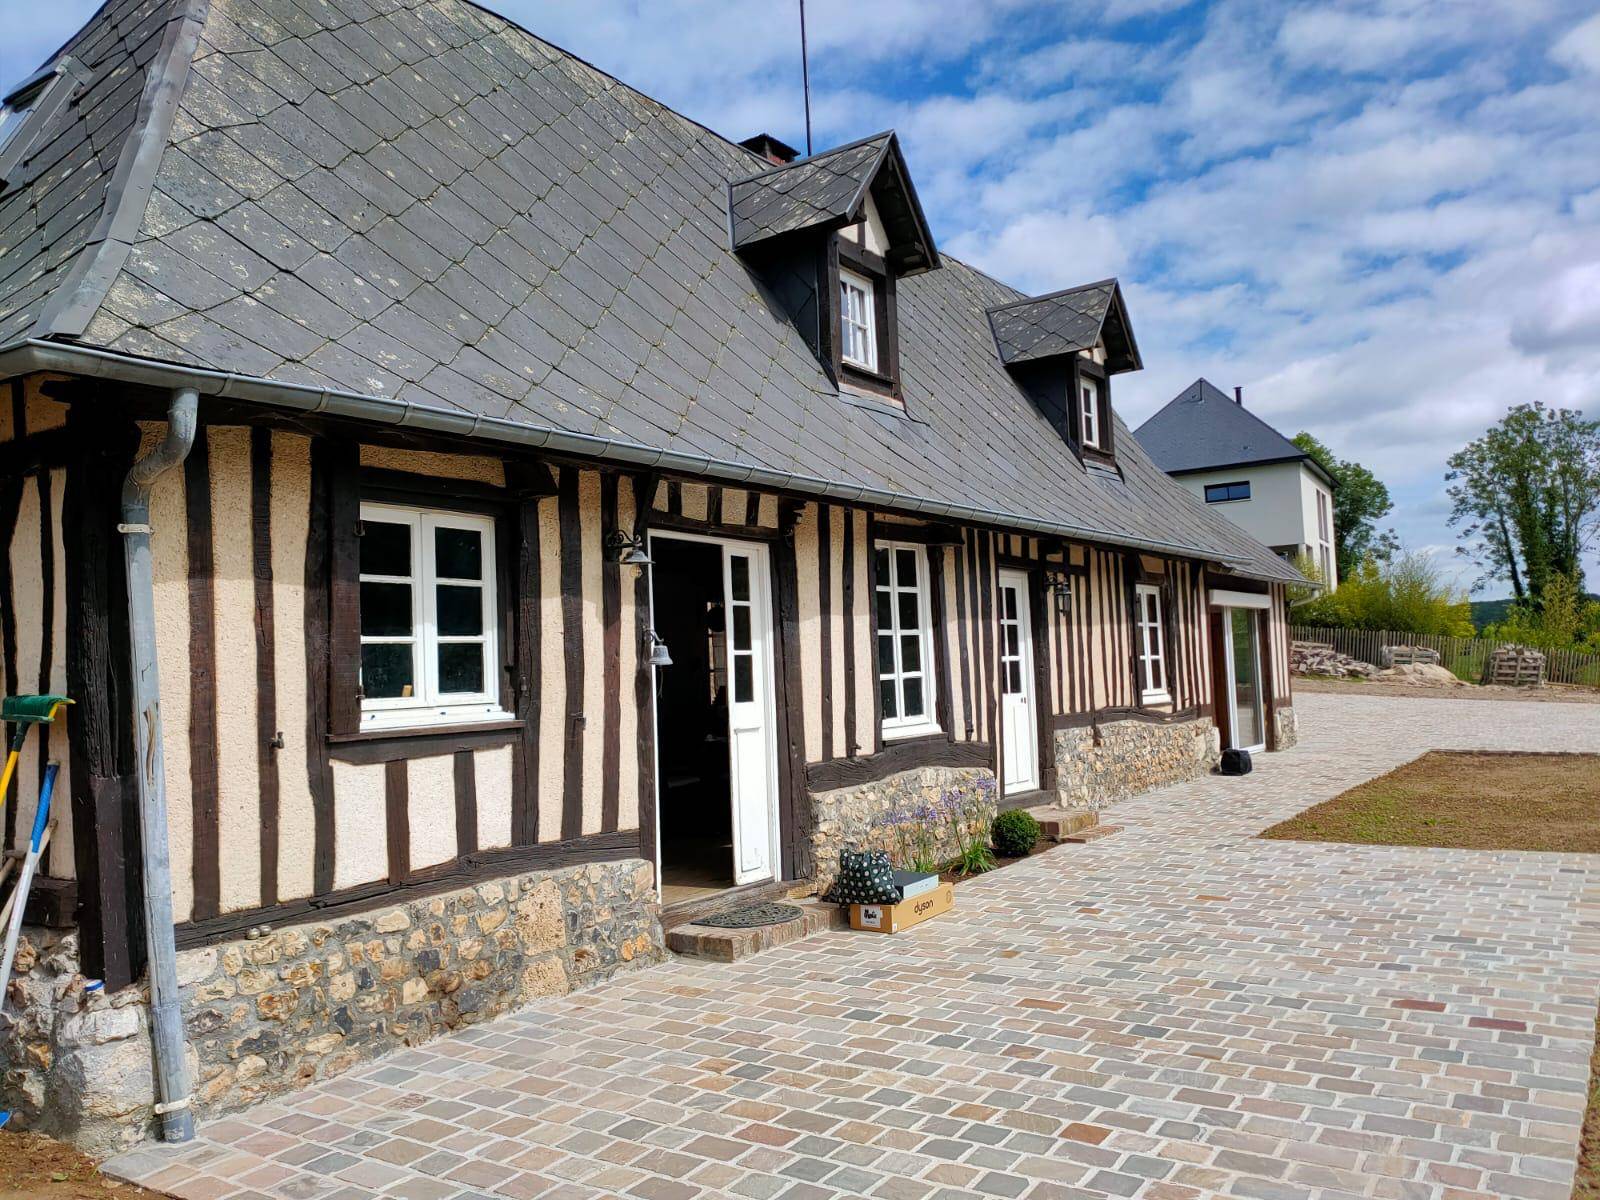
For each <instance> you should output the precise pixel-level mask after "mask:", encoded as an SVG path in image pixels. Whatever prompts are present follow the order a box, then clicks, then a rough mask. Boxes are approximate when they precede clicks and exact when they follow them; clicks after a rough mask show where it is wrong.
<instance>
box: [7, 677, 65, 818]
mask: <svg viewBox="0 0 1600 1200" xmlns="http://www.w3.org/2000/svg"><path fill="white" fill-rule="evenodd" d="M71 703H72V701H71V700H70V699H68V698H67V697H66V696H7V697H6V698H5V699H4V700H0V721H4V722H5V723H6V724H7V725H15V726H16V727H17V731H16V733H14V734H12V735H11V753H9V754H7V755H6V766H5V770H4V771H3V772H0V810H3V809H4V808H5V806H6V797H7V796H8V795H9V794H10V792H11V776H12V775H14V774H15V773H16V770H17V759H19V758H21V757H22V747H23V746H24V745H25V744H26V743H27V740H28V730H30V729H32V728H33V727H34V726H35V725H48V724H50V722H52V721H54V720H55V719H56V714H57V713H58V712H60V711H61V708H62V706H63V705H66V704H71Z"/></svg>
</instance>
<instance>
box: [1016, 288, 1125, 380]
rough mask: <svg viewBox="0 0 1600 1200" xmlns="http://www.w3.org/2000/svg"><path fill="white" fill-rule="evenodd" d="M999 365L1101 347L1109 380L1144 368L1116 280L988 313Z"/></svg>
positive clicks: (1040, 297) (1019, 302) (1067, 290)
mask: <svg viewBox="0 0 1600 1200" xmlns="http://www.w3.org/2000/svg"><path fill="white" fill-rule="evenodd" d="M989 327H990V329H992V330H993V331H994V341H995V345H996V346H997V347H998V348H999V350H1000V361H1001V362H1003V363H1005V365H1006V366H1008V367H1009V366H1014V365H1015V364H1017V363H1024V362H1032V361H1034V360H1036V359H1041V358H1052V357H1055V356H1057V355H1066V354H1076V353H1078V352H1079V351H1080V350H1090V349H1093V348H1094V347H1095V346H1096V345H1097V344H1099V342H1100V341H1101V340H1102V338H1103V339H1104V340H1105V343H1106V370H1107V371H1109V372H1110V373H1111V374H1113V375H1116V374H1120V373H1121V372H1123V371H1137V370H1139V369H1140V368H1142V367H1143V366H1144V363H1143V361H1142V360H1141V359H1140V358H1139V346H1138V343H1136V342H1135V341H1134V340H1133V326H1132V325H1131V324H1130V323H1129V321H1128V311H1127V308H1126V307H1125V306H1124V305H1123V302H1122V287H1121V285H1120V284H1119V283H1118V282H1117V281H1116V280H1115V279H1102V280H1100V281H1099V282H1098V283H1085V284H1081V285H1079V286H1078V287H1072V288H1067V289H1066V290H1065V291H1060V292H1051V293H1050V294H1049V295H1047V296H1032V297H1029V298H1028V299H1026V300H1018V301H1017V302H1016V303H1014V304H1003V305H999V306H997V307H995V308H991V309H989Z"/></svg>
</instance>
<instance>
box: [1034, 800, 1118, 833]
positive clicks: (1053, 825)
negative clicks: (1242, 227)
mask: <svg viewBox="0 0 1600 1200" xmlns="http://www.w3.org/2000/svg"><path fill="white" fill-rule="evenodd" d="M1022 811H1023V812H1025V813H1027V814H1028V815H1029V816H1031V817H1032V818H1033V819H1034V820H1035V821H1037V822H1039V836H1040V837H1042V838H1044V839H1045V840H1046V841H1051V842H1067V841H1081V840H1083V839H1081V838H1079V837H1078V836H1077V835H1078V834H1081V833H1083V832H1085V831H1087V830H1092V829H1093V828H1094V827H1095V825H1096V824H1098V823H1099V820H1100V816H1099V814H1098V813H1095V812H1092V811H1089V812H1086V811H1084V810H1083V809H1081V808H1064V807H1062V806H1061V805H1059V804H1036V805H1034V806H1033V807H1032V808H1025V809H1023V810H1022Z"/></svg>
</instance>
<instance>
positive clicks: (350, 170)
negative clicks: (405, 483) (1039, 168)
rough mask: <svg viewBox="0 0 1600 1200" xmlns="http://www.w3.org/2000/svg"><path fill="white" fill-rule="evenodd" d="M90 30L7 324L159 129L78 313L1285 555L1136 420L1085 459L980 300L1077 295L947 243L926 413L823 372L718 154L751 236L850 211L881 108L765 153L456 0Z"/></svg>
mask: <svg viewBox="0 0 1600 1200" xmlns="http://www.w3.org/2000/svg"><path fill="white" fill-rule="evenodd" d="M202 15H203V19H204V25H203V29H202V30H201V35H202V36H201V40H200V44H199V48H198V50H197V51H196V52H195V61H194V63H193V66H192V69H191V68H190V67H189V64H188V62H187V61H184V62H179V63H175V64H168V63H166V62H165V61H164V60H158V59H156V57H155V56H156V54H157V50H158V48H159V47H160V46H161V45H163V44H164V43H163V42H162V41H161V33H162V31H163V29H164V28H165V26H166V23H167V22H168V21H170V20H172V19H175V18H178V17H188V18H191V19H193V20H199V19H200V18H201V16H202ZM114 25H120V26H121V27H122V28H123V29H124V31H125V32H126V34H127V38H128V40H127V41H119V40H118V34H117V31H116V30H115V29H113V28H112V26H114ZM73 44H74V45H75V46H78V47H80V48H81V47H85V46H91V45H95V46H99V47H101V48H102V49H101V50H99V51H97V54H98V55H99V57H97V58H95V59H93V60H92V63H91V68H92V76H93V77H92V79H91V82H90V86H89V87H88V88H87V89H86V90H85V92H84V93H83V95H82V96H81V97H80V103H79V106H78V110H77V111H76V112H75V113H74V114H73V118H72V120H71V121H69V122H68V123H67V125H68V128H64V129H63V131H62V134H61V136H59V137H58V138H57V139H56V141H55V142H54V143H53V144H52V145H51V146H50V147H48V151H47V153H46V154H44V155H41V156H39V158H40V163H41V168H40V170H39V171H38V172H37V173H36V175H35V176H34V177H31V178H29V179H25V180H22V181H21V182H20V183H19V185H18V186H17V187H15V188H13V189H11V190H9V191H7V192H6V193H3V194H0V252H3V253H4V256H5V257H4V259H3V260H0V339H9V338H12V337H15V336H20V335H21V334H22V333H24V332H32V333H33V334H34V335H36V336H47V335H49V334H50V333H51V332H52V330H53V329H54V328H55V326H54V325H52V323H51V322H53V321H54V320H55V319H56V318H55V317H54V315H53V313H54V310H53V309H47V308H46V307H45V305H46V303H47V300H48V298H49V297H50V296H52V295H53V294H54V291H55V289H56V288H58V287H59V286H61V285H62V281H63V279H65V278H66V277H67V274H68V273H69V272H71V271H74V270H75V269H76V264H77V263H79V262H80V261H83V260H84V259H85V256H86V255H89V254H92V253H97V251H96V250H94V249H93V247H92V245H91V241H90V231H91V230H92V228H93V227H94V225H95V224H96V223H97V221H98V220H99V218H100V216H101V215H102V213H103V211H104V208H105V203H106V196H107V194H108V193H107V183H108V180H109V177H110V175H111V173H112V171H113V170H114V167H115V163H116V161H117V159H118V158H119V157H120V156H121V155H122V153H123V151H124V149H125V147H126V146H127V145H128V144H129V139H131V138H134V137H158V138H164V139H165V140H166V146H165V150H164V152H163V154H162V156H161V166H160V170H159V173H158V177H157V182H156V186H155V190H154V191H146V192H143V193H138V192H136V193H135V195H134V197H133V198H131V199H129V200H128V201H127V202H128V203H137V204H142V205H144V206H145V210H144V213H143V217H142V225H143V236H142V237H141V238H140V240H139V241H138V242H137V243H136V244H135V246H134V247H133V248H132V250H131V251H129V253H128V254H127V258H126V262H125V263H123V264H122V265H121V272H120V274H118V273H116V272H115V271H113V272H112V273H111V275H110V276H109V280H110V286H109V288H108V290H106V291H105V293H104V298H103V302H102V305H101V310H100V312H99V314H98V316H96V314H94V313H93V312H92V311H91V312H89V313H88V314H87V315H85V317H84V318H83V319H84V323H85V324H84V332H85V333H86V334H87V335H88V340H89V341H90V343H91V344H101V345H108V346H110V347H111V348H114V349H117V350H119V351H123V352H127V353H133V354H140V355H148V356H151V357H156V358H162V359H169V360H172V361H180V362H197V363H200V364H202V365H205V366H209V367H214V368H217V369H223V370H232V371H245V372H254V373H259V374H262V375H265V376H267V377H270V378H274V379H279V380H283V381H286V382H287V381H293V382H300V383H311V384H314V385H316V386H325V387H326V386H331V387H343V388H349V389H351V390H354V391H357V392H363V393H368V394H372V395H382V396H400V397H402V398H404V399H406V400H411V401H415V402H417V403H425V404H437V405H444V406H451V407H456V408H460V409H463V410H466V411H470V412H474V413H480V414H483V415H485V416H491V417H507V418H509V419H513V420H523V421H532V422H535V423H540V424H547V425H553V426H556V427H560V428H566V429H572V430H580V431H584V432H593V433H599V434H601V435H603V436H612V437H621V438H625V439H632V440H636V441H639V442H642V443H645V444H648V445H655V446H661V447H663V448H668V449H674V450H679V451H683V452H685V453H690V454H698V455H706V456H713V457H718V458H723V459H726V460H728V461H730V462H742V463H749V464H752V465H759V466H764V467H770V468H772V469H775V470H780V471H786V472H795V473H798V474H800V475H803V476H807V477H816V478H822V479H829V480H834V481H837V482H838V483H840V484H843V485H845V486H856V485H866V486H870V487H875V488H887V489H893V488H900V489H903V490H905V491H907V492H908V493H910V494H914V495H916V496H921V497H926V498H927V499H928V500H930V501H935V502H938V501H944V502H949V503H968V504H972V505H974V506H976V507H979V508H988V509H995V510H1003V511H1009V512H1014V513H1015V514H1017V517H1018V519H1022V520H1031V521H1042V522H1055V521H1063V522H1068V523H1073V524H1076V525H1077V526H1079V527H1081V528H1083V529H1086V530H1103V531H1105V532H1107V533H1108V534H1111V535H1113V536H1119V537H1135V538H1148V539H1155V540H1159V541H1163V542H1175V543H1181V544H1184V545H1189V546H1192V547H1193V548H1194V551H1195V553H1196V554H1197V555H1199V556H1201V557H1206V556H1210V555H1215V554H1222V555H1229V556H1235V555H1242V556H1245V557H1252V556H1255V557H1252V562H1253V564H1254V565H1255V567H1256V569H1258V570H1259V571H1260V572H1262V573H1265V574H1272V573H1273V572H1274V570H1276V569H1277V568H1275V567H1273V566H1272V565H1271V563H1268V562H1265V561H1263V560H1262V559H1261V558H1260V557H1259V555H1258V551H1259V552H1260V554H1265V553H1266V552H1265V551H1264V550H1260V548H1259V547H1255V546H1254V545H1253V544H1252V543H1250V542H1249V541H1248V539H1247V538H1245V537H1244V536H1243V535H1242V534H1241V533H1239V531H1237V530H1235V529H1233V528H1232V527H1231V526H1229V527H1227V528H1223V523H1221V522H1219V521H1217V520H1215V519H1214V518H1213V516H1212V515H1211V514H1209V513H1206V512H1205V511H1204V509H1203V506H1200V505H1198V504H1197V503H1195V502H1192V501H1191V500H1190V499H1189V498H1187V497H1186V495H1185V494H1183V493H1182V492H1181V489H1178V488H1177V487H1176V485H1174V484H1172V483H1171V481H1169V480H1167V479H1166V477H1165V476H1163V475H1162V474H1161V473H1160V472H1159V471H1158V470H1157V469H1156V468H1155V467H1154V465H1153V464H1151V463H1150V462H1149V460H1148V459H1147V458H1145V456H1144V455H1143V454H1142V453H1141V452H1140V451H1139V450H1138V447H1137V446H1136V445H1135V444H1134V443H1133V440H1132V439H1131V437H1129V438H1124V439H1122V440H1121V441H1120V442H1119V462H1120V465H1121V468H1122V472H1123V476H1124V479H1125V481H1126V482H1125V483H1123V484H1118V485H1116V486H1115V487H1114V488H1111V489H1108V488H1107V486H1106V485H1104V484H1103V483H1102V482H1101V481H1099V480H1097V479H1092V478H1090V477H1089V476H1088V475H1086V474H1085V472H1084V471H1083V469H1082V467H1081V466H1079V465H1078V463H1077V461H1076V460H1075V459H1074V458H1073V457H1072V456H1071V454H1070V452H1069V451H1068V450H1067V448H1066V447H1065V446H1064V445H1063V444H1062V442H1061V441H1060V439H1059V438H1058V437H1057V436H1056V435H1055V433H1054V432H1053V430H1051V429H1050V428H1049V426H1048V424H1047V423H1046V422H1045V421H1044V419H1043V417H1042V416H1041V415H1040V414H1039V413H1038V412H1037V411H1035V410H1034V408H1033V407H1032V405H1031V403H1030V402H1029V401H1028V400H1027V398H1026V396H1025V395H1024V394H1023V393H1022V392H1021V391H1020V389H1019V388H1018V387H1017V385H1016V383H1015V382H1014V381H1013V380H1012V378H1011V377H1010V376H1009V374H1008V373H1007V371H1006V369H1005V368H1004V366H1003V365H1002V362H1001V356H1000V355H997V354H996V351H995V346H996V334H997V332H999V331H995V332H992V331H991V327H990V320H989V314H988V310H990V309H1000V310H1005V311H1007V314H1008V320H1009V322H1010V323H1008V324H1006V325H1005V329H1004V335H1005V336H1004V337H1003V338H1002V344H1003V345H1006V346H1010V347H1013V348H1014V351H1015V353H1018V354H1033V353H1037V352H1038V351H1039V349H1040V347H1041V346H1044V345H1046V344H1052V343H1049V339H1051V338H1055V339H1057V340H1058V342H1060V341H1063V340H1064V341H1065V342H1068V343H1070V342H1071V341H1072V340H1073V338H1074V337H1077V336H1079V335H1078V334H1077V333H1076V332H1075V330H1076V327H1075V325H1074V324H1073V322H1072V321H1071V320H1067V321H1066V323H1065V324H1062V323H1061V318H1062V317H1063V313H1062V311H1061V310H1062V308H1063V306H1061V305H1057V306H1056V309H1055V310H1054V311H1053V312H1051V313H1043V314H1042V313H1038V312H1035V311H1034V310H1033V309H1030V308H1028V307H1027V306H1028V305H1030V304H1032V303H1034V301H1031V300H1029V298H1026V297H1022V296H1019V295H1018V294H1017V293H1016V292H1015V291H1013V290H1012V289H1009V288H1006V287H1005V286H1004V285H1003V284H1000V283H998V282H996V281H994V280H992V279H989V278H988V277H987V276H984V275H982V274H980V273H978V272H975V271H972V270H971V269H970V268H967V267H965V266H963V265H962V264H960V263H958V262H955V261H953V260H945V262H944V266H943V269H941V270H937V271H929V272H927V273H924V274H920V275H916V276H907V277H906V278H903V279H902V280H901V281H900V286H899V297H900V316H901V322H900V323H901V331H900V332H901V339H900V340H901V346H900V349H901V360H902V366H903V387H904V391H905V394H906V406H907V411H908V413H909V414H910V415H909V418H907V417H899V416H892V415H889V414H886V413H885V412H882V411H880V410H877V409H876V408H875V407H874V406H873V403H872V402H871V401H862V400H857V399H850V398H846V397H841V396H839V395H838V394H837V392H836V390H835V389H834V388H833V386H832V384H831V383H830V382H829V380H828V378H827V376H826V375H825V373H824V372H823V370H822V368H821V366H820V365H819V364H818V363H817V361H816V360H815V358H814V357H812V355H811V354H810V352H809V350H808V349H807V347H806V345H805V343H804V341H803V340H802V338H801V336H800V333H799V331H798V330H797V329H796V328H795V327H794V326H793V325H791V324H790V323H789V321H788V320H787V319H786V318H785V317H784V316H783V315H782V314H781V313H780V312H778V311H777V309H776V307H775V305H774V304H773V302H772V298H771V295H770V293H769V292H768V291H767V289H766V287H765V285H763V284H762V283H761V282H760V281H759V280H758V279H757V278H756V277H755V276H754V275H753V274H752V272H751V270H750V269H749V267H747V266H746V264H745V263H744V262H742V261H741V260H740V259H739V258H738V257H737V256H736V255H734V254H732V253H730V251H729V249H728V246H727V239H728V228H727V222H728V213H727V209H726V200H727V195H728V181H730V180H731V181H734V191H735V193H736V194H735V212H734V219H735V227H736V233H735V240H736V241H737V242H741V244H742V241H741V239H758V238H760V237H764V236H773V235H775V234H777V233H782V232H791V231H793V230H796V229H799V228H803V227H806V226H807V225H808V224H816V223H824V224H826V223H837V221H838V220H839V219H840V218H841V217H843V216H844V215H846V214H845V210H846V209H847V208H848V206H849V204H850V202H851V201H852V200H853V198H854V197H855V195H857V194H858V193H859V191H860V188H861V186H862V184H863V183H864V182H865V181H866V180H867V178H868V176H867V172H868V171H869V170H871V169H872V167H873V166H874V164H875V163H876V162H877V161H879V160H880V159H881V158H882V156H883V155H884V154H885V153H887V150H886V147H888V146H889V145H890V142H889V140H888V135H880V136H879V137H876V138H871V139H867V140H866V141H864V142H862V143H858V144H856V145H853V146H847V147H841V148H839V150H837V151H834V152H829V153H826V154H823V155H818V156H815V158H813V159H811V160H807V161H806V162H804V163H802V164H799V165H797V166H796V167H795V168H791V169H788V170H785V171H781V172H776V173H774V172H766V171H764V164H763V163H762V162H761V161H760V160H759V159H757V158H756V157H755V156H754V155H752V154H750V153H748V152H747V151H745V150H743V149H742V148H739V147H736V146H733V145H731V144H729V143H727V142H725V141H723V140H722V139H720V138H718V137H716V136H715V135H713V134H711V133H709V132H708V131H706V130H704V129H703V128H701V127H699V126H696V125H694V124H693V123H692V122H689V121H687V120H686V119H684V118H682V117H680V116H678V115H677V114H675V113H672V112H671V111H669V110H667V109H665V108H663V107H662V106H660V105H659V104H657V103H655V102H654V101H651V100H649V99H648V98H647V97H644V96H642V95H640V94H639V93H637V92H634V91H632V90H631V89H628V88H626V87H625V86H623V85H621V84H619V83H617V82H616V81H615V80H612V79H610V78H609V77H607V76H604V75H602V74H601V73H599V72H597V71H595V70H594V69H592V68H590V67H588V66H587V65H586V64H583V63H581V62H578V61H577V60H575V59H573V58H571V57H570V56H567V55H565V54H563V53H561V52H560V51H557V50H555V49H554V48H552V47H550V46H548V45H546V44H545V43H543V42H540V41H539V40H538V39H536V38H534V37H532V36H531V35H529V34H526V33H524V32H522V31H520V30H518V29H516V28H515V27H514V26H511V25H509V24H508V23H507V22H505V21H504V20H503V19H501V18H499V17H496V16H494V15H493V14H491V13H488V12H486V11H484V10H482V9H478V8H475V7H472V6H471V5H466V4H462V3H460V2H459V0H223V2H219V0H211V3H210V4H209V6H202V5H201V3H200V2H199V0H143V3H131V2H130V0H113V3H112V4H111V5H110V6H108V8H107V9H106V10H104V11H103V13H102V14H101V15H100V17H98V18H96V20H95V21H94V22H92V23H91V25H90V26H89V28H88V29H87V30H86V31H85V32H84V33H83V34H80V36H79V37H78V38H77V39H75V41H74V43H73ZM152 63H155V64H156V66H155V67H153V68H151V69H147V67H149V66H150V64H152ZM184 71H188V72H189V77H190V80H191V86H190V88H189V89H188V91H187V92H186V93H185V98H184V101H183V104H182V107H181V111H180V112H179V113H178V114H177V116H176V117H175V118H173V119H172V121H171V122H170V124H169V126H168V127H167V128H166V129H164V130H163V129H154V128H147V123H148V118H147V116H146V115H144V110H141V109H140V106H139V103H138V101H139V98H140V95H141V93H142V92H144V91H145V90H146V89H147V87H152V86H154V79H155V75H156V73H165V72H174V73H182V72H184ZM898 161H899V160H898V159H896V162H897V163H898ZM47 167H48V169H46V168H47ZM896 169H898V167H897V168H896ZM47 232H48V235H49V236H48V237H47V236H46V233H47ZM929 249H930V250H931V243H930V244H929ZM1080 315H1081V314H1080ZM90 318H95V319H92V320H91V319H90ZM1047 318H1048V319H1047ZM96 339H100V340H99V341H98V343H96Z"/></svg>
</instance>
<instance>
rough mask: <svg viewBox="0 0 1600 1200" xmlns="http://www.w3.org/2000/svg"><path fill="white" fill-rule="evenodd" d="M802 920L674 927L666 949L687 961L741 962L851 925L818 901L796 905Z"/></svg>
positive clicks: (839, 912) (837, 908)
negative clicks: (729, 926) (754, 925)
mask: <svg viewBox="0 0 1600 1200" xmlns="http://www.w3.org/2000/svg"><path fill="white" fill-rule="evenodd" d="M793 903H794V905H795V907H796V908H798V909H799V910H800V914H801V915H800V919H799V920H797V921H788V922H786V923H785V924H782V925H763V926H761V927H760V928H757V929H713V928H712V927H711V926H709V925H689V924H682V925H674V926H673V927H672V929H671V930H669V931H668V933H667V949H669V950H671V951H672V952H673V953H674V954H681V955H684V956H685V957H687V958H709V959H715V960H716V961H717V962H738V961H739V960H740V959H742V958H749V957H750V956H751V955H755V954H760V953H761V952H762V951H763V950H771V949H772V948H773V947H774V946H785V945H788V944H789V943H790V942H798V941H799V940H800V939H801V938H808V937H810V936H811V935H812V934H814V933H822V932H823V931H824V930H828V929H844V928H846V927H847V926H848V925H849V923H850V922H849V918H848V917H847V916H846V915H845V910H844V909H843V908H841V907H840V906H839V905H837V904H823V903H822V902H821V901H818V900H797V901H794V902H793Z"/></svg>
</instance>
